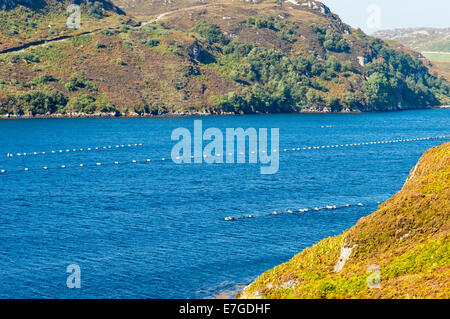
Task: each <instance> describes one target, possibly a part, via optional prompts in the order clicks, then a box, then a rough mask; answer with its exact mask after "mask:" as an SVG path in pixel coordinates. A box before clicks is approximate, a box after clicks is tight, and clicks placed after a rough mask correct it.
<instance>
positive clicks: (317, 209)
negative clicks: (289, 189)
mask: <svg viewBox="0 0 450 319" xmlns="http://www.w3.org/2000/svg"><path fill="white" fill-rule="evenodd" d="M377 203H378V204H379V203H380V202H377ZM363 206H364V204H363V203H358V204H346V205H341V206H338V205H327V206H325V207H314V208H303V209H298V210H287V211H274V212H272V213H268V214H266V215H265V216H278V215H283V214H296V213H307V212H312V211H321V210H335V209H339V208H349V207H363ZM253 218H256V216H255V215H244V216H239V217H232V216H228V217H225V218H224V220H225V221H235V220H238V219H253Z"/></svg>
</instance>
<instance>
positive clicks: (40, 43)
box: [0, 4, 208, 55]
mask: <svg viewBox="0 0 450 319" xmlns="http://www.w3.org/2000/svg"><path fill="white" fill-rule="evenodd" d="M206 6H208V4H203V5H198V6H194V7H189V8H182V9H177V10H172V11H167V12H164V13H161V14H160V15H159V16H157V17H156V18H154V19H151V20H149V21H146V22H143V23H141V25H140V26H137V27H136V28H137V29H139V28H142V27H144V26H146V25H148V24H151V23H154V22H158V21H160V20H162V19H163V18H164V17H166V16H168V15H171V14H174V13H177V12H181V11H188V10H194V9H199V8H203V7H206ZM118 29H119V27H116V28H99V29H95V30H91V31H85V32H81V33H77V34H72V35H62V36H59V37H56V38H53V39H43V40H36V41H32V42H28V43H26V44H23V45H21V46H18V47H13V48H8V49H4V50H0V55H1V54H6V53H12V52H22V51H24V50H26V49H29V48H35V47H41V46H45V45H48V44H49V43H55V42H62V41H65V40H67V39H71V38H74V37H78V36H82V35H88V34H93V33H96V32H100V31H103V30H118Z"/></svg>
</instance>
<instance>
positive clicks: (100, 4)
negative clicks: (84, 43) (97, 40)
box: [0, 0, 125, 52]
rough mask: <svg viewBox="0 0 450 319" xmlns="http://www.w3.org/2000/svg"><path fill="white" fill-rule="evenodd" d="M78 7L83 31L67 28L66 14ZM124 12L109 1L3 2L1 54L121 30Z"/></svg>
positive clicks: (0, 20) (44, 0)
mask: <svg viewBox="0 0 450 319" xmlns="http://www.w3.org/2000/svg"><path fill="white" fill-rule="evenodd" d="M72 3H78V4H80V6H81V10H82V13H83V14H82V19H81V28H80V29H71V28H68V27H67V25H66V22H67V18H68V16H69V14H70V13H68V12H67V11H66V10H67V8H68V6H69V5H70V4H72ZM124 18H125V17H124V15H123V12H122V11H121V10H120V9H119V8H118V7H116V6H115V5H113V4H112V3H111V2H109V1H97V4H96V3H95V2H93V1H84V0H79V1H66V0H62V1H58V0H37V1H35V0H33V1H31V0H19V1H15V0H0V52H3V51H6V50H11V49H14V48H20V47H22V46H25V45H27V44H29V43H33V42H37V41H42V40H51V39H54V38H58V37H62V36H72V35H77V34H80V33H85V32H91V31H94V30H99V29H104V28H110V27H119V26H120V25H121V22H122V19H124Z"/></svg>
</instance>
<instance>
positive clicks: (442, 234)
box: [241, 143, 450, 298]
mask: <svg viewBox="0 0 450 319" xmlns="http://www.w3.org/2000/svg"><path fill="white" fill-rule="evenodd" d="M449 207H450V143H446V144H443V145H441V146H439V147H435V148H433V149H431V150H428V151H427V152H426V153H425V154H424V155H423V156H422V158H421V159H420V161H419V162H418V164H417V166H416V167H414V168H413V169H412V171H411V174H410V176H409V178H408V180H407V182H406V184H405V185H404V187H403V189H402V190H401V191H400V192H399V193H397V194H396V195H395V196H394V197H392V198H391V199H389V200H388V201H387V202H385V203H384V204H382V205H381V206H380V207H379V209H378V210H377V211H376V212H375V213H373V214H371V215H369V216H368V217H365V218H362V219H361V220H360V221H359V222H358V223H357V224H356V225H355V226H354V227H352V228H351V229H349V230H347V231H346V232H345V233H343V234H342V235H340V236H337V237H333V238H328V239H325V240H323V241H321V242H320V243H318V244H317V245H314V246H313V247H311V248H309V249H306V250H304V251H303V252H301V253H300V254H298V255H297V256H295V257H294V258H293V259H292V260H290V261H289V262H287V263H285V264H283V265H281V266H278V267H276V268H274V269H272V270H269V271H267V272H266V273H264V274H263V275H262V276H261V277H259V278H258V279H257V280H256V281H255V282H254V283H252V284H251V285H250V286H249V287H248V288H246V289H245V290H244V292H243V293H242V295H241V297H243V298H449V297H450V280H449V278H450V251H449V249H450V241H449V239H450V236H449V231H450V222H449V218H450V210H449ZM346 253H347V256H346ZM347 258H348V259H347ZM371 265H377V266H378V267H379V269H380V271H381V277H380V279H381V288H372V289H369V288H368V285H367V279H368V277H369V276H370V275H371V273H370V269H372V270H373V269H376V268H377V267H376V266H371ZM370 267H371V268H370ZM368 270H369V272H368ZM370 282H371V283H373V282H372V281H370Z"/></svg>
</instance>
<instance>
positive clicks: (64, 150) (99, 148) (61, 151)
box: [6, 143, 144, 158]
mask: <svg viewBox="0 0 450 319" xmlns="http://www.w3.org/2000/svg"><path fill="white" fill-rule="evenodd" d="M143 145H144V144H143V143H138V144H120V145H108V146H96V147H86V148H73V147H71V148H67V147H66V148H62V149H58V150H51V151H45V152H29V153H28V152H23V153H8V154H6V157H8V158H12V157H15V158H18V157H23V156H37V155H52V154H65V153H75V152H90V151H105V150H112V149H121V148H134V147H140V146H143Z"/></svg>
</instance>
